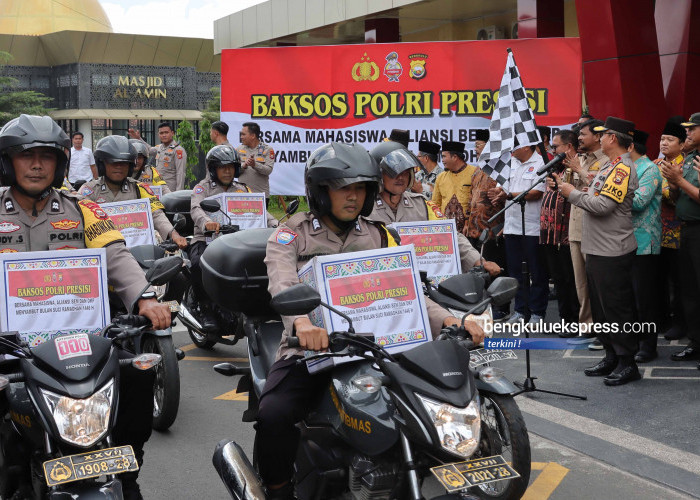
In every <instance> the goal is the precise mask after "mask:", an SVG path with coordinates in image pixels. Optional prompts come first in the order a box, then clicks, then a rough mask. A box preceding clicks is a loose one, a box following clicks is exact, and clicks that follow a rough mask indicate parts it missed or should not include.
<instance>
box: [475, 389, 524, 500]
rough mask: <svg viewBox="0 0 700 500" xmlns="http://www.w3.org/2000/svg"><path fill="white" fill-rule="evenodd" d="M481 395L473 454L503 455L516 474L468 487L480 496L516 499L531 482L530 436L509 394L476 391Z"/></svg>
mask: <svg viewBox="0 0 700 500" xmlns="http://www.w3.org/2000/svg"><path fill="white" fill-rule="evenodd" d="M479 396H480V397H481V441H480V443H479V449H478V451H477V452H476V453H475V454H474V455H473V456H472V458H479V457H490V456H493V455H502V456H503V458H505V460H506V462H508V463H509V464H510V465H511V466H512V467H513V468H514V469H515V470H516V471H517V472H518V474H520V477H519V478H516V479H511V480H510V481H497V482H495V483H488V484H483V485H481V486H479V487H475V488H472V489H470V490H469V493H471V494H475V495H477V496H478V497H479V498H485V499H487V498H498V499H501V500H511V499H513V500H515V499H518V498H521V497H522V496H523V495H524V494H525V490H526V489H527V486H528V483H529V482H530V438H529V437H528V434H527V428H526V427H525V422H524V421H523V416H522V414H521V413H520V408H518V405H517V404H516V402H515V400H514V399H513V397H512V396H501V395H498V394H491V393H481V392H480V393H479Z"/></svg>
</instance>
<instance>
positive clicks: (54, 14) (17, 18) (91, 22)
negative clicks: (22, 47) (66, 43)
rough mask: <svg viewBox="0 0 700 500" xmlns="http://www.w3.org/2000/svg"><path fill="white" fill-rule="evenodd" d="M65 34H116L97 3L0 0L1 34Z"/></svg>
mask: <svg viewBox="0 0 700 500" xmlns="http://www.w3.org/2000/svg"><path fill="white" fill-rule="evenodd" d="M66 30H72V31H100V32H106V33H112V32H113V30H112V24H111V23H110V22H109V18H108V17H107V14H105V11H104V10H103V9H102V6H101V5H100V2H99V1H98V0H0V34H8V35H45V34H47V33H55V32H57V31H66Z"/></svg>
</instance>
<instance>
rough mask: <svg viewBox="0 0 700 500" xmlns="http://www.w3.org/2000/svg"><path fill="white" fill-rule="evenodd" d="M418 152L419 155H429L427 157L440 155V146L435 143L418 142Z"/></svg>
mask: <svg viewBox="0 0 700 500" xmlns="http://www.w3.org/2000/svg"><path fill="white" fill-rule="evenodd" d="M418 151H420V152H421V153H426V154H429V155H439V154H440V145H439V144H438V143H437V142H430V141H419V142H418Z"/></svg>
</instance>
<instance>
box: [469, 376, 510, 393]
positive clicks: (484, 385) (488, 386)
mask: <svg viewBox="0 0 700 500" xmlns="http://www.w3.org/2000/svg"><path fill="white" fill-rule="evenodd" d="M476 389H477V390H478V391H479V392H491V393H494V394H504V395H512V394H515V393H516V392H518V391H519V390H520V389H518V387H517V386H516V385H515V384H514V383H513V382H511V381H510V380H508V379H507V378H505V377H493V378H492V379H491V380H489V381H486V380H482V379H481V378H476Z"/></svg>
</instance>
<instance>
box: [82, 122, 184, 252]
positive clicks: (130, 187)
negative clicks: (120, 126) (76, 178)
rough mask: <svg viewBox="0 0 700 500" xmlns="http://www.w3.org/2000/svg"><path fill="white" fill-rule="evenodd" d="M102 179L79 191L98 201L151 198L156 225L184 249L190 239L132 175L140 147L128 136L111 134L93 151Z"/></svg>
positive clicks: (152, 194)
mask: <svg viewBox="0 0 700 500" xmlns="http://www.w3.org/2000/svg"><path fill="white" fill-rule="evenodd" d="M93 154H94V155H95V162H96V163H97V172H98V174H99V175H100V177H99V178H97V179H93V180H91V181H90V182H88V183H86V184H84V185H83V186H82V187H81V188H80V191H78V194H79V195H80V196H82V197H83V198H87V199H90V200H92V201H96V202H97V203H109V202H113V201H126V200H138V199H140V198H146V199H149V200H150V202H151V213H152V215H153V226H154V227H155V230H156V231H157V232H158V234H159V235H160V237H161V238H162V239H163V240H167V239H168V238H171V239H172V240H173V241H174V242H175V243H176V244H177V246H179V247H180V248H186V247H187V240H186V239H185V238H183V237H182V236H180V235H179V234H178V232H177V231H176V230H175V229H174V228H173V226H172V224H171V223H170V221H169V220H168V218H167V217H166V216H165V212H163V204H162V203H161V202H160V201H159V200H158V198H157V197H156V195H155V194H154V193H153V191H151V188H150V187H148V184H145V183H142V182H138V181H136V180H134V179H133V178H132V177H131V176H132V175H133V173H134V169H135V166H136V156H137V155H136V150H135V149H134V146H133V145H132V144H130V143H129V140H128V139H127V138H126V137H122V136H119V135H108V136H107V137H103V138H102V139H100V141H99V142H98V143H97V147H96V148H95V151H94V152H93Z"/></svg>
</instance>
